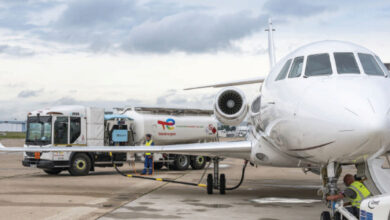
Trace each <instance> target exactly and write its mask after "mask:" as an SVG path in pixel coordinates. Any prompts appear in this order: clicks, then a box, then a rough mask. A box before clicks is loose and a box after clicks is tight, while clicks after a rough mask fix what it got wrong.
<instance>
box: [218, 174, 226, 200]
mask: <svg viewBox="0 0 390 220" xmlns="http://www.w3.org/2000/svg"><path fill="white" fill-rule="evenodd" d="M219 193H220V194H222V195H225V194H226V177H225V174H221V176H220V178H219Z"/></svg>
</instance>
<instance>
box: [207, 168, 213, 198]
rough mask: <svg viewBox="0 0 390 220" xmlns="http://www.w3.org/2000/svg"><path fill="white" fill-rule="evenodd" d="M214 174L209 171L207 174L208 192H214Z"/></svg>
mask: <svg viewBox="0 0 390 220" xmlns="http://www.w3.org/2000/svg"><path fill="white" fill-rule="evenodd" d="M213 187H214V186H213V174H211V173H209V174H208V175H207V194H209V195H211V194H213Z"/></svg>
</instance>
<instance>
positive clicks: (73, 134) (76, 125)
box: [70, 117, 81, 144]
mask: <svg viewBox="0 0 390 220" xmlns="http://www.w3.org/2000/svg"><path fill="white" fill-rule="evenodd" d="M80 134H81V122H80V118H77V117H71V118H70V143H71V144H72V143H74V142H75V141H76V140H77V139H78V138H79V137H80Z"/></svg>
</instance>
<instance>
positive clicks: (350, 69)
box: [334, 53, 360, 74]
mask: <svg viewBox="0 0 390 220" xmlns="http://www.w3.org/2000/svg"><path fill="white" fill-rule="evenodd" d="M334 59H335V61H336V67H337V72H338V73H339V74H344V73H355V74H360V70H359V67H358V65H357V62H356V59H355V56H354V55H353V53H334Z"/></svg>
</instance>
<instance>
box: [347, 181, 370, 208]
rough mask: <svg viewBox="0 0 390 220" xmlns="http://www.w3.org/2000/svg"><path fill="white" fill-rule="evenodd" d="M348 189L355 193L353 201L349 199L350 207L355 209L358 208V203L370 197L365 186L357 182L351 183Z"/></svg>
mask: <svg viewBox="0 0 390 220" xmlns="http://www.w3.org/2000/svg"><path fill="white" fill-rule="evenodd" d="M348 188H349V189H352V190H353V191H355V193H356V198H355V199H352V198H350V200H351V204H352V206H355V207H356V208H360V203H361V202H362V200H363V199H365V198H367V197H369V196H370V195H371V193H370V191H369V190H368V189H367V188H366V186H364V184H363V183H361V182H359V181H355V182H353V183H352V184H351V185H349V187H348Z"/></svg>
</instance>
